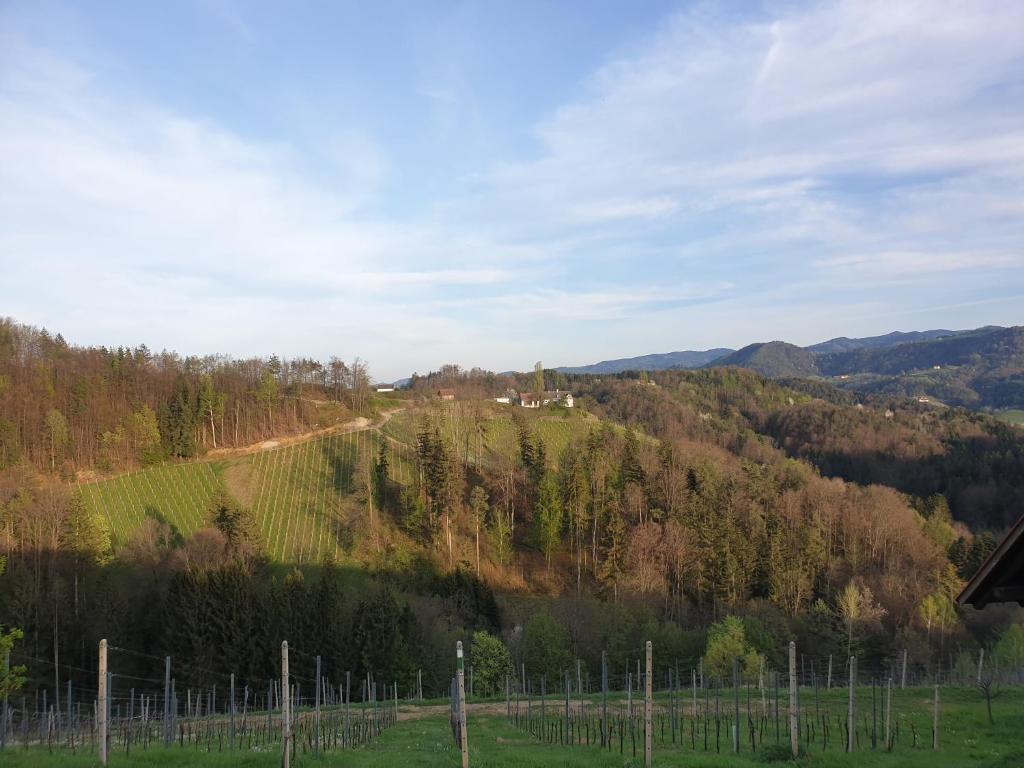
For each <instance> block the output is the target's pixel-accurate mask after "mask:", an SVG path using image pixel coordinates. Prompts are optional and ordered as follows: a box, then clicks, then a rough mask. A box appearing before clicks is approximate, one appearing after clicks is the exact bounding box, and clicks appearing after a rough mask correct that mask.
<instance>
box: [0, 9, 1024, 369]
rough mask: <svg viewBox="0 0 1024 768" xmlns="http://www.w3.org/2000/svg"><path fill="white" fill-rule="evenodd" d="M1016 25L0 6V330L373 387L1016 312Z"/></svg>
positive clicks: (726, 16) (1018, 19)
mask: <svg viewBox="0 0 1024 768" xmlns="http://www.w3.org/2000/svg"><path fill="white" fill-rule="evenodd" d="M1022 308H1024V3H1022V2H1020V0H1005V1H1003V0H964V1H963V2H958V1H952V0H927V1H924V0H922V1H921V2H900V1H899V0H885V1H884V2H868V1H863V2H830V1H829V2H796V1H793V2H764V3H759V2H734V3H707V2H688V3H686V2H684V3H671V2H659V1H657V0H651V1H650V2H647V1H645V2H643V3H636V2H631V1H627V0H622V1H617V2H609V1H607V0H587V1H586V2H583V1H582V0H580V1H579V2H568V1H565V2H557V3H551V2H529V1H526V0H517V2H514V3H509V2H497V1H495V2H488V1H481V2H472V3H469V2H467V3H462V2H458V3H450V2H441V1H440V0H438V1H437V2H429V3H411V2H373V3H366V2H322V3H307V2H291V3H278V2H259V1H252V2H249V1H246V2H242V1H241V0H238V1H237V2H236V1H233V0H211V1H210V2H200V1H199V0H183V1H182V2H176V3H124V2H103V1H102V0H93V1H91V2H89V3H67V2H53V1H51V0H27V1H25V2H23V1H22V0H0V315H7V316H11V317H14V318H15V319H16V320H18V321H20V322H24V323H28V324H32V325H37V326H44V327H46V328H48V329H50V330H51V331H53V332H58V331H59V332H61V333H63V334H64V336H65V337H66V338H68V339H69V340H70V341H73V342H76V343H81V344H103V345H108V346H116V345H120V344H124V345H129V346H134V345H137V344H139V343H145V344H147V345H148V346H149V347H150V348H151V349H157V350H159V349H164V348H166V349H176V350H178V351H179V352H182V353H184V354H212V353H227V354H231V355H234V356H238V357H242V356H249V355H263V356H266V355H270V354H273V353H276V354H279V355H282V356H286V357H294V356H300V355H301V356H312V357H317V358H320V359H326V358H327V357H329V356H330V355H332V354H336V355H339V356H341V357H344V358H346V359H350V358H353V357H355V356H357V355H358V356H361V357H362V358H363V359H365V360H368V361H369V363H370V367H371V372H372V373H373V375H374V376H375V377H376V378H377V379H378V380H381V381H389V380H391V379H394V378H398V377H402V376H406V375H408V374H410V373H412V372H413V371H418V372H420V373H425V372H427V371H429V370H432V369H436V368H438V367H439V366H440V365H442V364H444V363H448V362H454V363H458V364H461V365H463V366H466V367H469V366H481V367H485V368H489V369H492V370H498V371H503V370H509V369H516V370H525V369H529V368H531V367H532V366H533V364H534V362H535V361H537V360H542V361H543V362H544V363H545V365H547V366H551V367H553V366H555V365H579V364H586V363H590V362H595V361H597V360H602V359H607V358H618V357H628V356H634V355H640V354H647V353H653V352H667V351H671V350H681V349H705V348H710V347H720V346H730V347H739V346H743V345H745V344H748V343H751V342H755V341H768V340H773V339H782V340H785V341H790V342H793V343H797V344H810V343H814V342H817V341H822V340H824V339H828V338H831V337H835V336H842V335H845V336H864V335H875V334H880V333H886V332H889V331H892V330H914V329H925V328H969V327H976V326H979V325H985V324H998V325H1015V324H1022V323H1024V311H1022Z"/></svg>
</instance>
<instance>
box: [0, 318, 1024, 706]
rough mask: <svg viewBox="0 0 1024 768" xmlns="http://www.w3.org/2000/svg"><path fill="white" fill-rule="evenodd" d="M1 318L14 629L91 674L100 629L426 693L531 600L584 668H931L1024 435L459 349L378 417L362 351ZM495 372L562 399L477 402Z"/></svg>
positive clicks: (1002, 518) (181, 650)
mask: <svg viewBox="0 0 1024 768" xmlns="http://www.w3.org/2000/svg"><path fill="white" fill-rule="evenodd" d="M4 329H5V330H6V331H7V335H6V336H5V337H4V339H5V340H4V353H3V355H4V356H3V358H2V364H3V366H4V367H3V368H2V371H3V376H4V390H3V394H2V401H0V404H2V408H3V410H2V411H0V413H2V414H3V416H2V418H3V419H4V420H5V423H6V426H5V427H4V430H5V431H4V434H5V437H4V446H5V448H4V451H5V453H4V465H3V466H2V467H0V562H2V563H3V567H4V568H5V569H6V570H5V572H3V573H0V624H3V625H5V626H7V625H12V624H13V625H17V626H20V627H22V628H23V629H24V630H25V636H26V650H25V652H26V654H27V655H29V656H31V657H32V658H35V659H47V658H52V657H53V656H54V655H55V653H56V655H59V657H60V658H61V659H63V660H65V661H67V662H68V663H70V664H72V665H73V666H74V667H76V668H77V669H80V670H88V669H90V667H89V665H90V664H92V663H93V661H91V660H94V657H95V653H94V651H92V650H89V649H91V648H95V643H96V642H97V641H98V639H99V638H100V637H108V638H110V639H111V641H112V642H113V643H115V644H116V645H119V646H121V647H126V648H132V649H136V650H139V651H141V652H144V653H147V654H150V655H152V656H156V657H158V658H162V657H163V655H165V654H170V655H172V656H174V657H175V658H186V659H189V660H191V662H192V663H194V664H196V666H198V667H202V668H204V669H207V670H210V669H212V670H215V671H218V672H220V671H223V672H224V673H225V674H226V673H228V672H235V673H242V674H246V675H253V676H258V677H263V678H267V677H269V676H271V675H273V674H274V669H273V666H272V664H273V659H274V653H273V649H274V647H275V644H277V643H279V642H280V640H281V638H282V637H283V636H284V634H283V633H287V636H288V639H289V642H290V643H292V642H294V643H295V647H297V648H303V649H307V650H309V651H310V652H313V651H316V652H319V651H321V650H324V649H326V651H328V652H330V653H331V654H332V664H335V665H336V667H337V669H340V670H342V671H344V670H351V671H354V672H355V673H356V674H357V675H358V676H361V675H363V674H365V673H366V672H369V671H372V672H373V673H374V674H380V675H382V676H385V675H386V676H387V677H388V678H390V679H396V680H398V681H399V684H400V685H401V686H402V687H408V686H409V685H411V684H412V675H414V674H415V670H417V669H420V668H423V669H424V670H428V669H429V670H432V672H431V674H432V675H434V679H432V680H431V681H430V682H431V684H432V685H436V686H438V689H440V687H441V686H443V685H444V684H445V683H446V678H445V674H446V673H444V670H446V669H447V666H445V664H444V663H443V662H442V661H440V660H441V659H446V658H448V655H450V648H451V644H452V642H453V640H454V639H456V638H466V637H469V636H470V634H471V633H472V632H473V631H478V630H485V631H488V632H493V633H496V634H500V635H501V636H502V637H503V638H504V639H505V640H506V642H507V643H508V644H509V646H510V648H512V649H513V652H514V653H515V654H517V655H518V656H519V657H520V658H521V657H522V655H523V654H525V653H526V648H525V646H524V645H520V643H524V644H525V643H527V640H526V639H523V638H527V637H530V636H531V632H533V631H534V630H532V629H531V630H530V631H529V632H528V631H526V630H525V629H522V627H523V625H526V626H527V627H530V626H531V620H532V618H533V617H534V616H537V615H544V616H547V617H548V618H547V620H548V622H549V625H550V626H553V627H555V629H554V630H551V631H552V632H554V633H555V634H554V635H552V636H556V635H557V638H556V640H554V641H550V642H549V641H548V640H545V641H543V642H544V643H546V644H547V646H546V647H556V648H558V649H562V650H561V651H560V652H561V653H566V654H568V653H570V651H568V650H565V649H569V648H570V647H571V654H572V655H571V656H567V658H573V657H577V658H581V659H584V660H585V661H586V662H587V663H589V664H595V665H596V664H598V663H599V659H600V653H601V651H602V650H607V651H608V652H609V653H616V654H619V655H618V656H616V658H621V657H624V654H626V653H628V650H627V649H629V648H635V647H638V646H639V645H640V643H641V641H642V639H643V637H648V638H649V637H651V636H652V635H653V636H654V637H655V638H656V641H657V642H658V643H659V648H663V649H664V653H665V654H666V657H667V658H695V657H696V656H697V655H699V654H700V653H701V652H702V651H701V649H702V648H703V646H704V631H705V630H704V628H706V627H707V626H708V625H710V624H711V623H712V622H714V621H716V620H719V619H721V618H722V617H723V616H725V615H736V616H741V617H743V621H744V626H745V627H746V628H747V630H746V631H749V633H750V637H751V638H756V640H755V641H752V642H756V643H757V648H758V649H759V651H760V652H761V653H765V654H778V653H779V651H780V649H782V648H783V647H784V646H785V643H786V642H788V640H789V639H790V638H792V637H796V638H797V639H798V642H799V643H800V646H801V647H802V648H805V649H807V652H808V653H809V654H812V655H817V656H823V655H827V654H830V653H831V654H847V653H850V652H852V651H857V652H858V653H862V654H863V655H864V657H865V658H866V659H869V660H870V662H871V663H872V664H874V665H876V666H881V665H883V663H884V662H885V660H886V659H887V658H888V657H889V656H890V655H891V653H892V652H893V649H894V648H902V647H907V646H909V647H910V648H911V649H912V651H911V654H912V655H911V659H912V663H913V664H915V665H918V666H919V667H920V668H925V667H926V666H927V665H928V664H930V663H931V662H932V661H933V659H934V658H936V654H939V653H941V652H942V649H943V648H946V647H956V646H972V645H973V644H975V643H977V642H979V641H981V640H984V639H985V637H986V633H988V632H990V631H993V629H992V626H991V625H988V624H985V623H978V622H976V621H975V620H974V618H973V616H972V615H971V614H969V613H964V614H961V613H958V612H957V610H956V608H955V606H954V602H953V598H954V596H955V595H956V592H957V590H958V589H959V588H960V586H961V585H962V583H963V580H964V579H965V578H967V577H968V576H969V575H970V574H971V573H972V572H973V571H974V570H975V569H976V568H977V567H978V565H979V563H980V562H981V561H982V560H983V559H984V557H985V556H986V555H987V554H988V553H989V552H991V550H992V548H993V547H994V541H995V539H994V537H995V535H998V533H999V532H1000V531H1001V529H1002V528H1003V527H1004V526H1005V525H1006V524H1007V523H1008V522H1009V520H1010V519H1011V516H1012V515H1013V514H1015V512H1016V510H1017V509H1019V508H1020V505H1021V503H1022V502H1024V493H1022V489H1024V446H1022V436H1021V434H1020V433H1019V432H1018V431H1015V430H1012V429H1010V428H1009V427H1005V426H1002V425H1000V424H999V423H998V422H996V421H994V420H993V419H991V418H989V417H986V416H983V415H978V414H970V413H968V412H966V411H962V410H957V409H933V408H931V407H929V406H928V405H925V404H921V403H918V402H916V401H915V400H898V399H894V398H874V397H872V398H868V399H867V400H866V401H863V402H858V400H859V398H856V397H855V396H853V395H851V394H850V393H848V392H843V391H841V390H838V389H836V388H834V387H832V386H830V385H829V384H827V383H826V382H824V381H821V380H818V381H808V380H806V379H801V380H797V381H794V382H793V383H791V384H789V385H783V384H782V383H780V382H778V381H773V380H770V379H766V378H763V377H761V376H759V375H757V374H754V373H753V372H750V371H745V370H743V369H740V368H735V367H730V368H713V369H708V370H699V371H664V372H659V373H655V374H652V375H646V374H645V375H642V376H641V375H640V374H617V375H601V376H595V375H568V374H564V373H559V372H556V371H537V372H534V373H533V374H531V375H515V376H502V375H497V374H492V373H488V372H485V371H479V370H472V371H464V370H462V369H460V368H458V367H457V366H445V367H444V368H442V369H441V370H440V371H438V372H437V373H434V374H429V375H427V376H422V377H421V376H417V377H413V379H412V381H411V382H410V387H411V389H410V390H409V391H407V392H404V393H402V394H401V397H400V399H396V400H394V401H392V402H390V403H388V404H386V405H387V406H388V407H387V408H386V410H385V409H382V412H380V413H378V414H374V413H373V412H372V411H373V409H374V408H375V407H378V406H383V405H385V404H384V403H378V402H375V401H374V400H372V396H371V395H370V394H369V393H368V392H367V390H368V384H367V379H366V375H365V368H363V367H362V366H361V364H358V363H357V364H354V365H345V364H343V363H341V361H340V360H339V361H336V363H335V364H328V366H327V370H326V371H325V366H324V365H322V364H319V363H316V362H315V361H290V362H285V361H284V360H274V359H271V360H252V361H242V362H239V361H231V360H228V359H222V358H213V359H207V360H198V359H194V358H180V357H178V356H176V355H171V354H167V353H164V354H159V355H153V354H151V353H149V352H148V350H145V349H136V350H130V351H129V350H103V349H83V348H75V347H72V346H70V345H68V344H66V343H65V342H64V341H63V340H62V339H60V338H59V337H51V336H49V335H48V334H44V333H42V332H40V331H33V330H31V329H24V328H19V327H17V326H13V325H7V326H4ZM353 371H354V372H355V373H354V374H353ZM509 388H513V389H516V390H518V391H529V390H542V391H546V390H551V389H555V388H561V389H568V390H569V391H571V392H573V394H574V395H575V397H576V407H575V408H571V409H570V408H566V407H563V406H560V405H557V404H552V405H549V406H546V407H544V408H540V409H526V408H521V407H519V406H517V405H514V404H504V403H498V402H495V401H494V400H493V398H494V397H496V396H500V395H504V394H505V392H506V391H507V390H508V389H509ZM439 389H446V390H451V392H450V393H446V395H447V394H450V395H451V396H452V398H453V399H450V400H449V399H442V398H441V397H440V396H439V394H438V390H439ZM211 412H212V416H211ZM357 412H361V413H365V414H368V415H370V416H372V417H373V418H361V419H351V418H350V417H351V416H353V415H354V414H355V413H357ZM54 414H57V415H54ZM327 414H335V415H337V414H344V415H345V416H344V418H345V419H346V421H345V422H344V424H343V425H336V426H334V427H330V428H328V429H326V430H325V429H323V425H324V417H325V415H327ZM247 425H248V426H247ZM235 429H238V437H237V438H236V437H235V436H234V435H233V434H232V433H233V432H234V430H235ZM246 429H249V430H251V431H246ZM302 431H306V432H307V433H306V434H295V435H294V436H293V437H291V438H289V437H288V436H289V435H292V434H293V433H299V432H302ZM215 435H216V437H215ZM269 437H272V438H273V440H270V441H268V442H267V443H261V444H258V445H256V446H250V447H249V448H246V449H245V450H236V451H227V452H225V451H215V449H214V448H213V445H214V441H215V440H216V444H217V445H218V447H220V446H222V445H223V444H224V442H225V441H227V442H229V443H230V442H232V441H234V440H238V441H239V442H241V441H242V440H243V439H250V438H256V439H257V440H259V439H264V438H269ZM89 462H93V463H94V464H92V465H90V463H89ZM90 466H94V467H95V468H98V469H99V470H101V471H100V473H99V475H98V476H93V475H92V474H88V473H87V474H85V475H83V473H82V471H81V470H82V469H83V468H84V467H90ZM104 469H108V470H111V471H109V472H104V471H102V470H104ZM126 469H128V470H130V471H129V472H127V473H125V472H124V470H126ZM68 481H77V482H68ZM72 596H73V598H72ZM72 599H73V600H74V602H73V603H72ZM851 605H853V606H854V608H857V607H858V606H859V607H863V608H865V609H867V612H866V613H864V614H855V613H851V612H850V611H851V610H852V609H850V608H849V606H851ZM53 606H57V611H54V610H53ZM843 606H847V607H846V608H844V607H843ZM858 610H859V609H858ZM225 616H230V617H231V619H230V621H225V620H224V617H225ZM683 627H685V629H683ZM517 628H518V629H517ZM530 642H533V641H530ZM537 642H541V641H540V640H538V641H537ZM55 643H56V645H57V646H58V647H57V648H56V649H55V648H54V644H55ZM531 647H532V646H531ZM377 649H380V650H379V651H378V650H377ZM310 658H311V657H310ZM559 658H561V657H559ZM782 662H783V660H782V659H781V657H777V658H775V659H774V661H773V663H775V664H781V663H782ZM552 665H553V668H554V669H555V670H556V673H557V669H559V668H560V667H558V663H557V660H555V661H552ZM337 669H336V670H335V671H337ZM122 672H124V673H126V674H138V675H145V676H151V675H152V674H154V673H153V672H152V671H151V670H148V669H146V668H142V667H140V668H138V669H137V670H135V671H133V670H132V669H122ZM156 674H158V673H156ZM186 674H187V673H186ZM300 674H303V675H306V676H307V677H308V676H309V675H310V674H312V673H311V671H310V670H309V669H304V670H303V671H300ZM332 674H333V673H332ZM47 679H52V678H46V677H41V678H40V679H39V680H38V681H35V684H36V685H42V684H45V683H46V681H47Z"/></svg>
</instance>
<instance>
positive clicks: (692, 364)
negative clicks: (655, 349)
mask: <svg viewBox="0 0 1024 768" xmlns="http://www.w3.org/2000/svg"><path fill="white" fill-rule="evenodd" d="M733 351H734V350H732V349H727V348H725V347H718V348H715V349H704V350H699V351H698V350H687V351H682V352H665V353H662V354H655V355H641V356H640V357H624V358H619V359H616V360H602V361H601V362H599V363H594V364H592V365H579V366H575V367H572V366H561V367H558V368H555V370H556V371H558V372H559V373H622V372H624V371H663V370H666V369H668V368H700V367H701V366H704V365H707V364H708V363H710V362H712V361H713V360H718V359H719V358H721V357H724V356H725V355H728V354H730V353H732V352H733Z"/></svg>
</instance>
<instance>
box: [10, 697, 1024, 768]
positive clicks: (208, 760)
mask: <svg viewBox="0 0 1024 768" xmlns="http://www.w3.org/2000/svg"><path fill="white" fill-rule="evenodd" d="M844 695H845V694H844V692H842V691H834V692H833V694H832V696H831V698H830V699H829V698H827V697H826V698H825V699H824V701H823V703H826V702H827V703H828V704H829V705H830V706H835V707H838V708H840V709H841V706H842V703H843V701H844ZM929 696H930V689H928V688H922V689H913V690H911V689H908V690H907V691H905V692H901V693H900V694H899V695H898V699H899V700H898V702H896V703H894V709H896V710H897V711H899V712H900V713H901V714H902V716H904V717H905V718H915V719H917V720H918V721H919V725H921V727H923V728H925V729H927V728H928V727H930V711H929V708H930V698H929ZM858 699H859V700H860V701H861V702H862V704H861V706H862V707H863V702H864V701H865V700H868V701H869V700H870V689H867V688H861V689H859V690H858ZM550 701H551V703H552V706H551V710H553V712H552V711H551V710H549V715H548V717H549V718H551V719H555V720H557V719H558V717H559V715H558V712H559V708H558V707H557V705H556V703H555V702H556V700H555V698H554V697H552V698H551V699H550ZM941 701H942V704H941V721H940V748H939V750H938V751H937V752H933V751H932V749H931V733H930V731H928V730H926V731H925V733H924V736H923V738H921V739H919V741H918V746H917V747H914V746H912V744H911V740H910V739H909V736H906V735H905V736H904V737H901V740H900V742H899V743H898V744H897V745H896V746H895V748H894V749H893V751H892V752H886V751H885V750H884V749H882V748H880V747H879V748H878V749H874V750H873V749H871V748H870V743H869V742H864V741H862V743H861V748H860V749H858V750H857V751H856V752H854V753H853V754H845V753H844V752H843V751H842V747H841V745H839V744H835V745H832V746H830V747H829V748H828V750H827V751H825V752H822V751H821V749H820V744H819V745H818V746H817V747H816V746H815V745H813V744H812V745H811V747H810V749H809V750H808V751H807V754H806V755H804V756H802V757H801V758H800V759H799V761H797V764H799V765H803V766H822V767H823V768H825V767H830V766H836V767H837V768H839V767H843V768H846V767H849V768H854V766H877V767H878V768H889V767H890V766H891V767H892V768H896V767H897V766H901V767H902V766H908V768H915V767H916V768H945V767H946V766H948V767H949V768H961V766H962V767H964V768H973V767H978V768H980V767H982V766H983V767H984V768H1019V766H1022V765H1024V689H1020V688H1014V689H1009V688H1008V689H1004V690H1003V691H1002V693H1001V694H1000V695H999V697H998V698H997V699H995V701H994V703H993V716H994V718H995V721H996V724H995V725H989V724H988V720H987V717H986V715H985V707H984V703H983V702H982V700H981V698H980V696H979V694H978V693H977V692H976V691H975V690H973V689H970V688H968V689H953V688H943V689H942V691H941ZM534 706H536V702H535V703H534ZM502 707H503V703H502V704H501V705H500V706H499V708H502ZM437 709H438V708H437V707H436V706H435V707H434V708H433V711H432V713H431V716H429V717H423V718H411V719H405V720H402V721H400V722H399V723H398V724H397V725H395V726H393V727H391V728H389V729H387V730H385V731H384V733H383V734H382V735H381V736H380V737H379V738H377V739H376V740H375V741H374V742H373V743H371V744H370V745H369V746H366V747H362V748H358V749H355V750H352V751H339V752H332V753H330V754H327V755H325V756H322V757H320V758H315V757H313V756H312V755H309V754H299V755H297V756H296V759H295V760H293V762H292V765H294V766H303V765H308V766H314V765H339V766H342V765H344V766H353V767H354V768H355V767H359V768H399V767H404V766H414V767H415V766H419V767H422V768H435V767H436V768H448V767H449V766H458V765H459V764H460V763H459V753H458V750H457V749H456V747H455V745H454V743H453V739H452V735H451V730H450V727H449V724H448V719H447V715H446V714H444V715H439V714H435V713H436V712H437ZM493 710H494V707H493V706H491V707H490V711H492V712H493ZM534 711H536V710H534ZM860 711H861V712H863V708H862V709H861V710H860ZM919 730H920V728H919ZM468 734H469V745H470V765H471V766H474V768H477V767H480V768H482V767H484V766H486V767H488V768H533V767H534V766H536V767H538V768H539V767H540V766H558V767H559V768H563V767H564V768H576V766H580V767H581V768H582V766H607V767H608V768H611V766H616V767H617V768H622V767H625V766H630V767H632V766H640V765H642V757H640V755H641V754H642V753H641V751H640V747H639V745H638V749H637V755H638V757H637V758H634V757H633V753H632V748H631V745H630V743H629V741H628V740H627V741H626V743H625V745H624V747H623V751H622V754H620V752H619V747H618V744H614V745H613V749H612V750H611V751H604V750H602V749H600V748H599V747H597V746H589V747H588V746H586V745H581V746H572V747H567V746H560V745H550V744H544V743H541V742H539V741H537V740H536V739H534V738H533V737H532V736H530V735H529V734H527V733H526V732H525V731H522V730H519V729H518V728H516V727H514V726H513V725H511V724H509V723H508V722H507V721H506V720H505V718H504V717H501V716H494V715H493V714H487V715H485V714H474V713H473V709H472V705H471V710H470V717H469V725H468ZM781 741H783V742H785V736H783V737H782V739H781ZM728 743H729V742H728V736H727V735H726V734H723V737H722V742H721V749H722V752H721V753H719V754H716V753H715V752H714V746H713V745H712V746H711V751H710V753H705V752H704V751H703V749H702V748H701V747H700V746H699V747H698V749H697V751H694V750H692V749H691V748H690V745H689V743H686V744H684V745H682V746H680V745H678V744H676V745H673V744H671V743H669V744H664V745H663V744H662V743H661V741H660V738H659V739H656V740H655V748H654V765H655V766H666V767H671V766H680V767H687V768H689V767H696V766H709V767H710V766H717V767H720V768H724V767H726V766H740V767H742V766H755V765H764V764H765V757H766V754H765V753H766V752H768V751H772V750H773V747H772V745H773V744H774V739H772V738H769V739H766V743H765V746H766V747H767V748H766V749H765V748H762V749H761V751H760V752H759V753H756V754H755V753H751V752H750V750H749V749H748V748H747V745H745V744H744V746H743V748H742V751H741V754H740V755H738V756H737V755H732V754H728V753H727V751H728V749H729V747H728ZM782 751H785V750H784V749H783V750H782ZM781 762H782V763H784V764H793V761H792V760H789V759H783V760H782V761H781ZM0 763H2V764H4V765H5V766H11V768H21V767H22V766H25V767H27V766H67V767H68V768H77V767H79V766H81V767H82V768H85V766H94V765H97V760H96V758H95V756H93V755H78V756H72V755H68V754H62V753H55V754H52V755H51V754H48V753H47V752H45V751H44V750H41V749H37V748H33V749H29V750H26V749H12V750H9V751H8V752H7V753H5V754H3V756H2V757H0ZM110 764H111V765H114V766H128V765H138V766H191V765H195V766H210V767H211V768H215V767H217V766H254V767H255V766H267V768H269V767H270V766H277V765H279V764H280V755H279V754H278V753H277V752H275V751H272V750H271V751H269V752H236V753H227V752H225V753H218V752H216V751H213V752H211V753H206V752H204V751H201V750H200V751H197V750H195V749H191V748H188V747H186V748H184V749H181V748H171V749H169V750H167V751H164V750H163V749H160V748H150V749H149V750H147V751H142V750H136V751H134V752H133V753H132V755H131V758H130V759H126V758H125V757H124V755H123V754H115V755H113V756H112V759H111V761H110Z"/></svg>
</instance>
